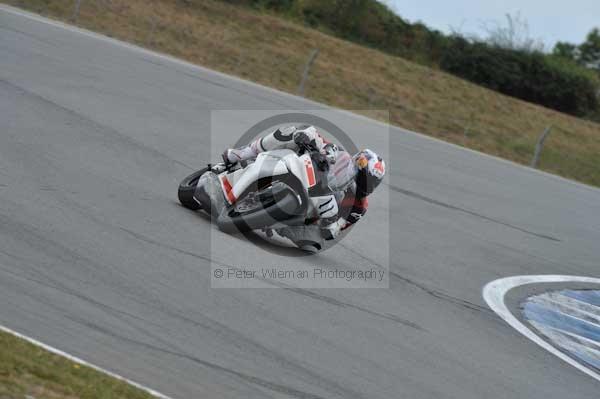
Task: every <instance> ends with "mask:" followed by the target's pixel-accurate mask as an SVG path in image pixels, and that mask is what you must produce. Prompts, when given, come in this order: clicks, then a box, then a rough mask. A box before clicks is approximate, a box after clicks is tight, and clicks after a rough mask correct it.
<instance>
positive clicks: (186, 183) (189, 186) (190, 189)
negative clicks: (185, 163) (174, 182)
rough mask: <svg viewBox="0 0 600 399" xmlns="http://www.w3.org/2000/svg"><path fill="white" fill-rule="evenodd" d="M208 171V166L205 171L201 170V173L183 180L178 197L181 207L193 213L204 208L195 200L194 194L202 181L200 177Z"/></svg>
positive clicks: (193, 174)
mask: <svg viewBox="0 0 600 399" xmlns="http://www.w3.org/2000/svg"><path fill="white" fill-rule="evenodd" d="M208 170H209V167H208V166H207V167H206V168H204V169H200V170H199V171H197V172H194V173H192V174H191V175H189V176H188V177H186V178H185V179H183V181H182V182H181V183H180V184H179V190H178V191H177V196H178V197H179V202H181V205H183V206H184V207H186V208H188V209H191V210H193V211H197V210H198V209H201V208H202V207H201V206H200V204H199V203H198V201H196V200H195V199H194V193H195V192H196V187H197V186H198V179H200V176H202V175H203V174H204V173H205V172H207V171H208Z"/></svg>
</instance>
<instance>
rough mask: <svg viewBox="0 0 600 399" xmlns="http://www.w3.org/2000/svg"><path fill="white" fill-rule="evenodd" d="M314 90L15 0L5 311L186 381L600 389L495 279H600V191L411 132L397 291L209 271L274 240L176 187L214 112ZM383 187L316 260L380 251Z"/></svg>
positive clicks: (7, 27)
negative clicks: (258, 241) (540, 336)
mask: <svg viewBox="0 0 600 399" xmlns="http://www.w3.org/2000/svg"><path fill="white" fill-rule="evenodd" d="M316 107H321V106H318V105H317V104H315V103H312V102H309V101H305V100H303V99H300V98H296V97H292V96H289V95H285V94H282V93H278V92H275V91H273V90H270V89H265V88H262V87H259V86H257V85H254V84H251V83H248V82H243V81H240V80H238V79H234V78H229V77H226V76H223V75H221V74H217V73H215V72H212V71H209V70H204V69H201V68H195V67H192V66H189V65H185V64H184V63H178V62H174V61H171V60H169V59H167V58H165V57H159V56H155V55H152V54H150V53H148V52H143V51H140V50H136V49H134V48H130V47H128V46H124V45H119V44H117V43H115V42H113V41H111V40H104V39H100V38H97V37H94V36H93V35H89V34H82V33H80V32H77V31H74V30H68V29H64V28H61V27H59V26H55V25H51V24H48V23H45V22H42V21H39V20H34V19H32V18H28V17H25V16H21V15H16V14H15V13H13V12H11V11H8V10H7V9H5V8H2V7H1V6H0V324H1V325H4V326H6V327H8V328H10V329H13V330H15V331H18V332H20V333H23V334H25V335H28V336H30V337H33V338H35V339H37V340H40V341H42V342H44V343H46V344H48V345H51V346H54V347H56V348H59V349H61V350H63V351H65V352H68V353H70V354H73V355H75V356H78V357H81V358H82V359H85V360H86V361H89V362H91V363H93V364H96V365H98V366H100V367H103V368H106V369H108V370H111V371H113V372H115V373H118V374H121V375H123V376H125V377H127V378H130V379H132V380H134V381H137V382H139V383H141V384H144V385H147V386H148V387H150V388H152V389H155V390H157V391H160V392H162V393H164V394H165V395H169V396H171V397H173V398H248V399H249V398H347V399H353V398H369V399H371V398H373V399H375V398H383V399H389V398H407V399H424V398H456V399H479V398H543V399H551V398H570V399H575V398H593V397H597V396H598V390H599V388H600V385H599V382H598V381H596V380H594V379H593V378H590V377H589V376H586V375H585V374H583V373H582V372H580V371H578V370H576V369H575V368H573V367H571V366H569V365H568V364H566V363H564V362H562V361H560V360H558V359H557V358H555V357H554V356H553V355H551V354H550V353H548V352H546V351H544V350H543V349H541V348H539V347H537V346H535V345H534V344H533V343H531V342H530V341H529V340H527V339H526V338H524V337H522V336H521V335H520V334H519V333H518V332H516V331H515V330H513V329H512V328H511V327H510V326H509V325H508V324H506V323H505V322H504V321H502V320H501V319H500V318H499V317H498V316H496V315H495V314H494V313H493V312H492V311H491V310H490V309H489V308H488V307H487V305H485V302H484V300H483V298H482V296H481V290H482V287H483V286H484V285H485V284H486V283H488V282H490V281H492V280H495V279H498V278H501V277H507V276H512V275H520V274H569V275H581V276H590V277H598V276H599V270H600V245H599V243H600V190H598V189H595V188H591V187H587V186H584V185H580V184H577V183H573V182H569V181H567V180H564V179H561V178H558V177H554V176H550V175H547V174H544V173H540V172H537V171H534V170H531V169H529V168H525V167H521V166H518V165H514V164H512V163H509V162H505V161H502V160H498V159H495V158H492V157H488V156H485V155H482V154H478V153H475V152H472V151H468V150H464V149H460V148H458V147H455V146H451V145H448V144H445V143H442V142H438V141H435V140H431V139H428V138H426V137H424V136H420V135H417V134H414V133H409V132H405V131H403V130H401V129H393V130H392V132H391V133H392V144H393V145H392V148H393V149H394V152H395V153H394V154H393V156H392V158H391V159H389V160H388V180H387V183H388V184H389V189H390V196H389V200H390V204H391V231H390V237H389V240H390V248H391V249H390V257H391V265H390V275H391V276H390V288H389V289H329V290H305V289H214V288H213V289H211V288H210V259H213V260H218V261H220V262H228V261H232V262H233V261H235V260H240V259H244V260H246V261H248V262H253V263H255V264H259V263H260V262H261V260H262V259H263V258H264V257H268V256H276V255H272V254H269V253H267V252H265V251H263V250H261V249H260V248H257V247H255V246H254V245H251V244H249V243H247V242H245V241H243V240H242V239H240V238H239V237H235V236H227V235H225V234H222V233H221V232H219V231H218V230H216V228H215V227H213V226H211V225H210V224H209V223H208V221H207V220H206V219H205V218H202V217H201V216H199V215H196V214H194V213H192V212H190V211H188V210H186V209H184V208H182V207H181V206H179V205H178V202H177V197H176V190H177V184H178V182H179V181H180V180H181V179H182V178H183V177H184V176H185V175H187V174H189V173H191V172H192V171H193V170H195V169H197V168H199V167H201V166H202V164H203V163H204V162H206V161H207V160H209V159H211V154H210V143H209V137H208V135H207V134H206V132H207V131H208V129H209V120H210V111H211V110H215V109H282V110H285V109H314V108H316ZM348 118H354V117H353V116H351V115H350V114H349V115H348ZM361 123H370V122H366V121H365V120H364V119H361V118H356V124H357V126H358V125H359V124H361ZM223 134H224V135H227V134H228V133H227V132H223ZM353 134H354V136H353V139H355V140H356V141H357V142H360V143H361V144H364V146H368V147H372V148H374V149H376V148H378V147H382V146H384V145H385V143H384V142H383V141H382V140H380V138H379V137H377V136H368V137H363V136H361V135H360V129H357V131H356V132H354V133H353ZM226 138H227V137H226ZM230 139H231V141H235V140H236V139H237V136H236V132H231V138H230ZM212 158H213V159H214V157H212ZM380 201H382V199H381V197H377V195H376V196H374V198H373V200H372V201H371V207H370V210H369V213H368V214H367V217H366V219H365V221H364V222H361V224H359V225H357V227H356V228H355V229H354V231H352V232H351V234H350V235H349V236H348V237H347V238H346V239H345V240H344V242H343V243H342V245H338V246H336V247H335V248H333V249H331V250H329V251H327V252H325V253H323V254H321V255H318V256H319V257H320V258H319V261H320V262H327V261H329V260H333V259H336V261H339V260H341V261H343V262H347V263H352V262H353V261H357V260H358V259H359V258H360V259H363V260H364V259H365V258H366V259H373V261H374V262H376V261H377V259H378V257H379V256H380V254H379V253H378V246H379V244H380V242H381V236H380V235H377V234H375V233H374V229H376V228H377V224H378V221H380V220H383V219H385V218H387V215H386V214H385V213H384V212H379V211H378V210H377V209H378V204H379V203H380ZM211 235H212V237H213V239H214V238H215V237H216V238H217V241H218V243H219V245H208V244H207V243H208V242H209V241H210V236H211ZM386 239H388V238H386ZM233 249H235V250H233Z"/></svg>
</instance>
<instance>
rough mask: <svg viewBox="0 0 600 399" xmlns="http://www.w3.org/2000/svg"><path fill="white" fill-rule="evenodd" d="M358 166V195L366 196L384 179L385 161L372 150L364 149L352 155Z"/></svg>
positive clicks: (356, 178) (356, 179)
mask: <svg viewBox="0 0 600 399" xmlns="http://www.w3.org/2000/svg"><path fill="white" fill-rule="evenodd" d="M352 159H353V161H354V165H355V167H356V177H355V181H356V195H357V196H358V197H366V196H367V195H369V194H371V193H372V192H373V191H374V190H375V188H377V186H378V185H379V183H381V181H382V180H383V176H384V175H385V162H384V161H383V159H382V158H381V157H380V156H379V155H377V154H376V153H375V152H373V151H371V150H366V149H365V150H362V151H360V152H358V153H357V154H356V155H354V156H353V157H352Z"/></svg>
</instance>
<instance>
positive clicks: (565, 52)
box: [552, 42, 580, 62]
mask: <svg viewBox="0 0 600 399" xmlns="http://www.w3.org/2000/svg"><path fill="white" fill-rule="evenodd" d="M552 54H553V55H555V56H557V57H560V58H566V59H567V60H571V61H575V62H578V61H579V56H580V54H579V48H578V47H577V46H576V45H574V44H572V43H567V42H557V43H556V44H555V45H554V49H553V50H552Z"/></svg>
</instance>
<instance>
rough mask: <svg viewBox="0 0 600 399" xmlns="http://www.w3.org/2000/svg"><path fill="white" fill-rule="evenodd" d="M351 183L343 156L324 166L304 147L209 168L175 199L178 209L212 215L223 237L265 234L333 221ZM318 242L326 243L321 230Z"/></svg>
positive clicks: (184, 183)
mask: <svg viewBox="0 0 600 399" xmlns="http://www.w3.org/2000/svg"><path fill="white" fill-rule="evenodd" d="M223 169H224V170H223ZM208 172H213V173H208ZM353 177H354V170H353V165H352V161H351V157H350V155H349V154H348V153H347V152H345V151H340V153H339V155H338V159H337V161H336V162H335V164H329V163H328V162H327V160H326V158H325V157H324V156H323V155H322V154H321V153H319V152H318V151H316V150H314V149H312V148H310V147H303V148H301V150H300V151H299V152H295V151H292V150H288V149H280V150H273V151H267V152H263V153H260V154H258V156H257V157H256V159H255V160H253V161H249V162H240V163H237V164H235V165H233V166H229V167H227V168H225V166H224V165H223V164H218V165H215V166H212V165H210V164H209V165H208V166H207V167H205V168H203V169H201V170H199V171H197V172H195V173H192V174H191V175H189V176H188V177H186V178H185V179H184V180H183V181H182V182H181V184H180V185H179V191H178V195H179V201H180V202H181V204H182V205H183V206H184V207H186V208H189V209H192V210H198V209H202V210H204V211H206V212H207V213H209V214H211V215H213V216H214V215H217V217H216V223H217V225H218V227H219V228H220V229H221V230H222V231H224V232H227V233H235V232H242V233H244V232H249V231H254V230H262V231H266V232H268V231H270V230H274V229H278V228H281V227H285V226H301V225H309V224H312V223H317V222H318V221H324V220H328V219H330V220H331V218H335V217H337V213H338V202H339V201H341V198H342V197H343V192H344V190H345V189H346V188H347V187H348V186H349V185H350V184H351V183H352V181H353ZM322 238H324V239H331V238H332V237H328V236H327V231H326V230H323V236H322Z"/></svg>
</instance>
